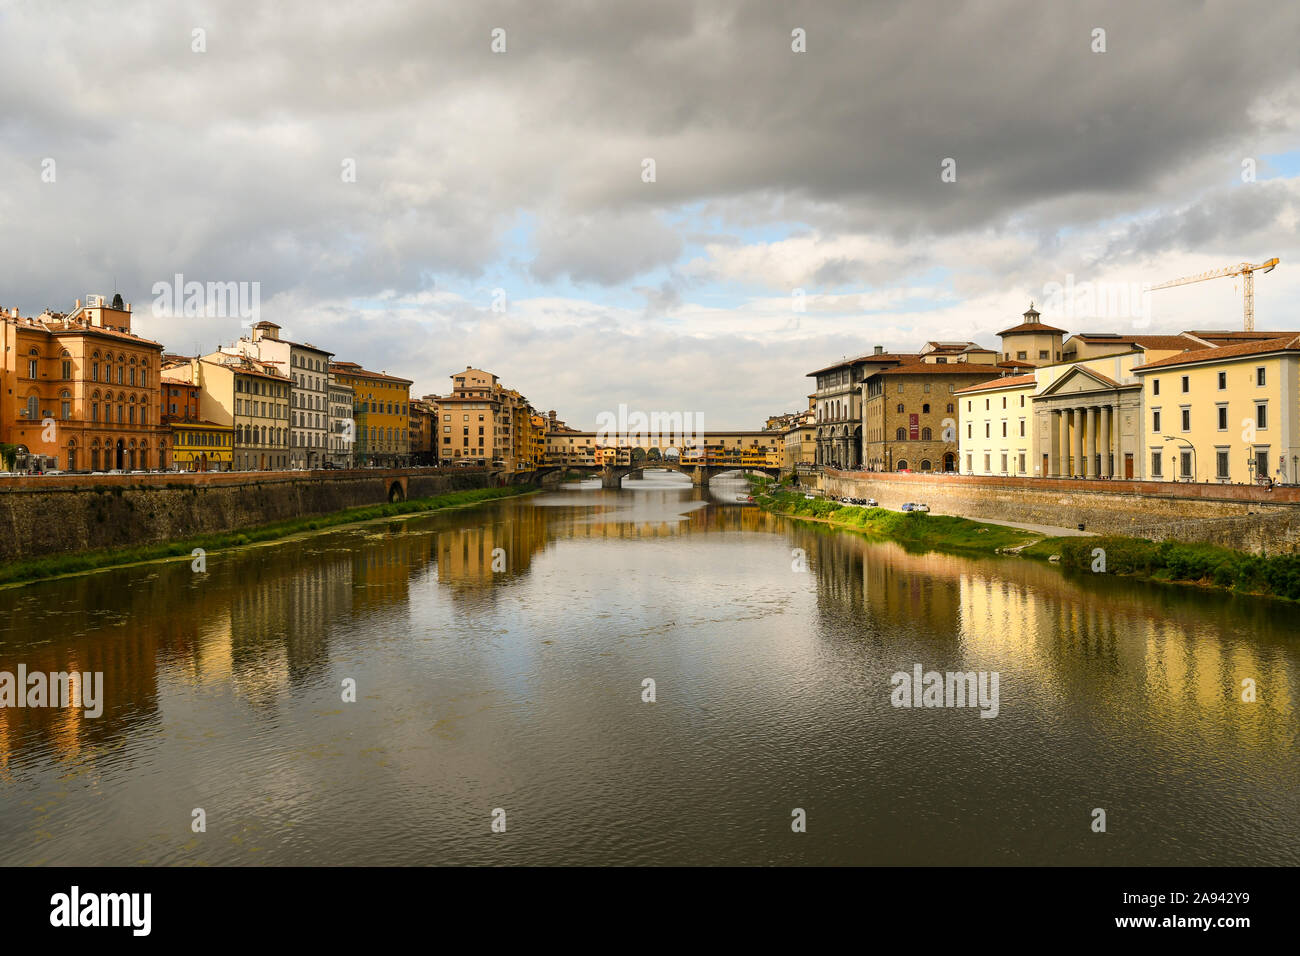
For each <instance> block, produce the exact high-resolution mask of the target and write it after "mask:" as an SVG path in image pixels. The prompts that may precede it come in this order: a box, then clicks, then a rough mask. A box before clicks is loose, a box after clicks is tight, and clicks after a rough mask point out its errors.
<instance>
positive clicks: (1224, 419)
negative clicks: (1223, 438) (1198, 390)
mask: <svg viewBox="0 0 1300 956" xmlns="http://www.w3.org/2000/svg"><path fill="white" fill-rule="evenodd" d="M1215 411H1217V412H1218V416H1219V431H1221V432H1226V431H1227V430H1228V406H1227V405H1220V406H1218V407H1217V408H1216V409H1215Z"/></svg>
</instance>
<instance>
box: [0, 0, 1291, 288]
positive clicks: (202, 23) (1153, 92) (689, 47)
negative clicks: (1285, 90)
mask: <svg viewBox="0 0 1300 956" xmlns="http://www.w3.org/2000/svg"><path fill="white" fill-rule="evenodd" d="M1251 9H1252V8H1251V7H1249V6H1245V5H1242V4H1227V3H1224V4H1201V5H1197V6H1193V7H1189V6H1188V5H1186V4H1182V3H1170V4H1156V3H1145V4H1140V5H1133V4H1126V3H1115V4H1071V5H1069V6H1053V7H1051V8H1047V7H1045V6H1044V5H1042V4H1037V3H1021V2H1016V3H1012V2H983V3H979V4H967V5H957V4H946V3H901V2H900V3H876V4H863V3H820V4H799V3H795V4H788V3H775V2H773V3H758V2H741V0H732V2H721V3H712V4H707V5H701V4H696V3H687V2H672V0H668V2H663V0H660V2H655V3H607V2H600V3H595V2H593V3H568V4H537V3H517V4H504V3H490V2H489V3H482V4H443V5H432V6H426V5H416V4H411V5H408V4H396V3H375V4H366V5H339V6H334V5H330V4H321V3H297V4H294V3H290V4H283V5H275V6H267V5H262V4H255V5H241V4H213V5H210V6H209V5H204V4H191V5H181V6H178V7H169V6H154V5H144V4H135V5H132V4H124V5H122V4H119V5H114V6H113V7H112V8H111V9H109V8H105V7H79V6H77V5H67V6H63V7H50V6H49V5H17V6H15V7H13V8H11V10H10V11H9V14H8V16H7V17H6V20H5V31H4V35H3V39H2V40H0V43H2V44H3V48H2V50H0V52H2V54H3V55H2V56H0V61H2V62H3V63H4V64H6V66H5V69H6V72H7V82H6V83H5V84H4V85H3V87H0V116H3V120H0V123H2V124H3V126H2V128H3V132H4V142H5V145H4V147H3V151H2V152H0V163H2V164H3V172H4V175H5V178H6V180H7V182H8V183H9V189H8V191H9V192H10V201H9V202H7V203H6V204H5V205H4V207H3V212H4V215H5V217H6V222H5V225H6V226H8V227H9V228H7V229H6V230H5V232H4V235H5V238H4V239H3V240H0V242H3V244H4V246H3V248H4V251H5V252H6V253H7V256H6V258H7V259H8V261H9V262H11V263H15V264H16V265H17V266H18V269H17V270H16V271H19V272H20V273H26V274H29V275H31V276H32V279H31V282H32V287H31V290H30V291H31V292H33V293H36V292H37V291H40V292H41V294H42V295H47V296H48V295H51V294H53V292H54V289H56V288H57V289H58V290H60V291H62V290H63V289H64V287H65V285H66V282H67V281H69V280H68V278H67V275H66V272H67V269H68V267H69V266H74V267H75V271H76V272H78V273H84V272H86V271H87V270H88V269H100V268H102V269H103V270H105V271H112V270H114V269H115V270H116V271H117V272H119V273H120V274H125V275H126V276H127V277H128V278H130V279H132V280H134V281H141V282H143V281H146V280H147V279H149V278H150V277H152V276H155V275H166V274H169V273H171V272H173V271H175V270H176V268H179V267H180V266H182V265H183V266H185V267H187V268H188V269H190V270H192V271H203V272H209V273H213V274H217V275H220V276H251V275H252V274H253V273H260V274H261V277H262V278H263V281H264V282H266V283H267V285H268V286H269V288H270V290H271V291H279V290H282V289H287V288H294V287H297V286H300V285H301V286H307V287H311V288H315V289H318V290H320V291H321V292H322V293H324V294H342V293H346V292H348V291H362V290H370V289H374V288H382V287H395V288H401V289H409V288H415V287H419V286H420V285H421V284H422V283H423V282H424V281H425V278H426V276H427V274H428V273H430V272H449V273H460V274H467V275H472V274H475V273H476V272H477V271H478V270H479V269H481V268H482V266H483V265H484V264H485V263H486V262H488V261H490V260H491V259H492V258H493V257H494V256H495V254H496V253H497V250H498V248H499V246H498V243H499V240H500V238H501V234H502V231H503V229H504V228H506V226H507V223H508V221H509V220H510V219H511V218H512V217H513V216H514V215H515V214H516V212H517V211H518V210H520V209H531V210H535V211H539V212H541V213H543V214H544V215H547V216H549V217H550V221H549V222H547V221H544V222H543V225H542V235H541V241H540V242H539V245H538V249H537V258H536V261H535V262H534V263H533V264H532V267H533V269H534V271H535V272H536V273H537V274H538V275H541V276H543V277H555V276H558V275H561V274H568V275H571V276H573V277H574V278H577V279H580V280H583V281H590V282H592V283H617V282H622V281H625V280H626V279H628V278H630V277H631V276H634V275H636V274H638V273H640V272H643V271H645V270H646V269H649V268H652V267H654V266H655V265H657V264H660V263H662V262H663V261H664V260H665V259H666V258H669V257H671V256H672V255H674V254H675V252H676V248H677V246H676V244H675V243H674V242H672V241H670V240H669V239H668V238H667V237H666V236H665V235H663V234H662V232H660V233H658V234H652V235H651V236H650V239H649V241H647V242H640V241H637V240H638V239H642V238H645V236H644V232H645V228H648V227H645V228H642V229H641V231H640V232H638V231H637V230H624V231H622V232H620V231H619V230H618V229H617V228H615V227H613V226H606V230H607V231H606V233H605V234H604V235H601V234H600V233H599V232H591V231H589V236H588V238H589V239H591V240H593V241H583V240H582V239H581V238H575V230H574V226H573V224H574V223H575V222H581V221H582V220H581V219H579V218H576V217H582V216H588V217H591V220H590V221H591V222H593V223H596V224H599V221H600V220H601V219H608V220H609V221H610V222H616V221H617V220H618V219H619V217H620V216H630V215H635V216H638V217H642V222H643V223H644V222H648V221H649V220H647V219H645V218H644V217H645V216H646V215H647V214H646V213H644V212H643V211H642V210H645V209H646V208H647V207H648V206H650V205H652V204H653V205H655V206H657V207H658V208H660V209H664V208H669V207H671V206H673V205H674V204H676V203H682V202H690V201H710V200H712V201H719V200H720V201H723V202H725V201H727V200H728V199H736V198H742V197H751V198H752V200H753V201H755V202H769V201H770V197H771V196H774V195H783V196H786V197H787V200H786V201H787V202H788V203H789V204H790V205H789V207H788V211H798V212H800V213H801V214H803V215H804V216H805V217H806V218H807V219H809V220H812V221H815V222H818V223H819V224H820V225H822V226H823V227H824V228H830V229H837V228H838V229H863V228H866V229H872V230H882V229H883V230H890V231H894V232H922V233H924V232H930V231H932V232H935V233H944V232H950V231H953V230H960V229H966V228H973V227H976V226H979V225H981V224H986V223H989V222H998V221H1003V220H1005V219H1007V218H1008V217H1011V216H1013V215H1015V214H1017V213H1018V212H1021V211H1023V210H1025V209H1026V208H1028V207H1030V206H1032V205H1033V204H1035V203H1040V202H1044V201H1060V200H1063V199H1066V198H1068V197H1077V196H1086V197H1090V198H1089V202H1088V204H1087V206H1086V209H1087V210H1088V211H1089V213H1090V214H1092V215H1099V214H1104V213H1112V212H1114V211H1116V209H1118V208H1121V207H1122V206H1123V203H1125V202H1127V201H1130V197H1131V195H1132V194H1133V193H1135V192H1138V191H1142V190H1156V189H1159V188H1165V186H1167V184H1168V182H1169V181H1171V180H1176V178H1177V174H1178V171H1179V170H1180V169H1181V168H1183V167H1185V166H1190V165H1192V164H1193V163H1194V162H1195V161H1196V160H1198V159H1199V158H1201V157H1202V156H1203V154H1204V152H1205V151H1206V150H1207V149H1208V148H1210V147H1211V146H1215V147H1224V148H1227V149H1231V148H1232V147H1231V144H1233V143H1234V142H1238V143H1240V146H1241V149H1240V150H1238V152H1241V153H1242V154H1243V155H1249V154H1250V149H1251V148H1252V147H1253V145H1254V137H1255V133H1256V128H1255V127H1256V125H1257V122H1258V121H1257V120H1253V119H1252V118H1251V115H1250V113H1249V111H1248V110H1247V109H1246V106H1247V105H1248V104H1249V103H1250V102H1251V101H1252V100H1253V99H1254V98H1255V97H1257V96H1259V95H1260V94H1262V93H1265V92H1267V91H1269V90H1273V89H1277V88H1280V87H1281V86H1282V85H1283V84H1284V82H1285V81H1287V80H1289V79H1292V78H1294V76H1295V72H1296V58H1295V55H1294V40H1295V37H1296V36H1297V35H1300V30H1298V29H1297V27H1298V26H1300V7H1296V6H1295V5H1262V4H1261V5H1259V6H1258V7H1256V8H1253V9H1255V12H1256V15H1252V13H1251ZM196 27H199V28H203V29H205V30H206V31H207V37H206V40H207V52H206V53H203V54H196V53H193V52H191V49H190V45H191V30H192V29H194V28H196ZM495 27H502V28H504V29H505V30H506V31H507V32H506V40H507V52H506V53H505V54H501V55H494V54H493V53H492V52H491V51H490V48H489V43H490V31H491V30H492V29H493V28H495ZM795 27H799V28H802V29H804V30H806V31H807V38H808V40H807V42H808V52H807V53H804V54H794V53H792V52H791V51H790V42H791V40H790V32H791V30H792V29H794V28H795ZM1094 27H1102V28H1104V29H1105V30H1106V31H1107V35H1106V42H1107V48H1108V50H1107V52H1106V53H1104V54H1096V53H1093V52H1091V50H1090V47H1089V44H1090V42H1091V31H1092V29H1093V28H1094ZM92 37H93V42H91V39H90V38H92ZM46 156H51V157H54V158H55V159H56V160H60V161H61V162H60V167H59V172H60V178H59V184H58V186H56V187H51V186H49V185H45V184H41V183H40V182H39V178H38V176H39V163H40V160H41V158H42V157H46ZM349 157H350V158H354V159H355V160H356V161H357V164H358V176H357V182H356V183H355V184H351V185H345V184H343V183H341V182H340V174H339V169H340V163H341V162H342V161H343V160H344V159H345V158H349ZM645 157H652V158H654V159H655V160H656V163H657V170H658V175H657V181H656V182H655V183H653V184H647V183H644V182H642V181H641V177H640V172H641V165H640V164H641V160H642V159H643V158H645ZM945 157H952V158H954V159H955V160H956V162H957V175H958V178H957V182H956V183H955V184H944V183H941V182H940V180H939V175H938V174H939V164H940V162H941V160H942V159H944V158H945ZM1162 184H1163V185H1162ZM765 197H767V198H765ZM631 204H636V209H637V210H638V211H637V212H635V213H629V212H627V209H628V207H629V206H630V205H631ZM18 224H21V229H17V230H15V228H14V227H15V226H17V225H18ZM605 239H607V240H609V241H601V240H605ZM620 239H626V240H627V242H626V243H623V244H620ZM33 240H34V241H33ZM109 250H111V251H109ZM54 263H57V264H58V267H57V268H55V266H54V265H53V264H54Z"/></svg>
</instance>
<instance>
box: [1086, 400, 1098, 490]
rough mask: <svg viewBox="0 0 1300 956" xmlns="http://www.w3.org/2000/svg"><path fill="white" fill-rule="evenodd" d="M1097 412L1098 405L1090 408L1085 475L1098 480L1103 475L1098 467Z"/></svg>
mask: <svg viewBox="0 0 1300 956" xmlns="http://www.w3.org/2000/svg"><path fill="white" fill-rule="evenodd" d="M1097 412H1098V408H1097V406H1096V405H1089V406H1088V455H1087V467H1086V469H1085V471H1084V474H1085V475H1087V477H1089V478H1096V477H1097V475H1099V474H1101V471H1100V469H1098V467H1097Z"/></svg>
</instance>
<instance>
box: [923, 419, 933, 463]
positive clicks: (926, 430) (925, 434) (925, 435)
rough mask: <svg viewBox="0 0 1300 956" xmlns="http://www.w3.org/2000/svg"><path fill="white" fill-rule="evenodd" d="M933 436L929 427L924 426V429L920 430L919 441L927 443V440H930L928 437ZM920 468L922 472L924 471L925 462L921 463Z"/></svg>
mask: <svg viewBox="0 0 1300 956" xmlns="http://www.w3.org/2000/svg"><path fill="white" fill-rule="evenodd" d="M933 434H934V433H933V432H931V431H930V428H929V426H926V427H925V428H922V429H921V441H929V440H930V436H931V435H933ZM921 466H922V470H924V469H925V462H922V463H921Z"/></svg>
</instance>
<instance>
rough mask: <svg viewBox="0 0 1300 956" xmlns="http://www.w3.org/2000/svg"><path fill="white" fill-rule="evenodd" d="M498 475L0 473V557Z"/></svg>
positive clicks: (190, 530)
mask: <svg viewBox="0 0 1300 956" xmlns="http://www.w3.org/2000/svg"><path fill="white" fill-rule="evenodd" d="M500 483H501V482H500V479H499V477H498V476H496V475H493V474H490V473H487V472H478V471H475V472H455V471H452V470H446V471H442V470H436V469H418V468H408V469H396V470H378V469H359V470H356V471H312V472H288V473H286V472H253V473H250V472H226V473H212V472H209V473H207V474H195V475H190V474H178V475H104V476H99V477H90V476H75V475H60V476H47V477H35V478H10V479H0V562H4V561H13V560H16V559H19V558H32V557H40V556H43V555H49V554H61V553H67V552H75V551H94V550H99V549H102V548H120V547H130V546H133V545H140V544H152V543H156V542H161V541H175V540H179V539H184V538H188V537H192V536H194V535H201V534H211V533H221V532H226V531H237V530H239V529H241V528H251V527H255V526H257V525H261V524H267V523H269V522H273V521H283V520H286V519H289V518H300V517H304V516H310V515H321V514H328V513H330V512H333V511H340V510H342V509H344V508H354V507H358V506H361V505H373V504H381V503H383V502H386V501H390V500H393V499H394V498H423V497H427V496H429V495H436V494H442V493H444V492H448V491H460V490H463V489H469V488H487V487H490V486H492V485H495V484H500ZM395 488H396V489H397V490H396V491H395Z"/></svg>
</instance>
